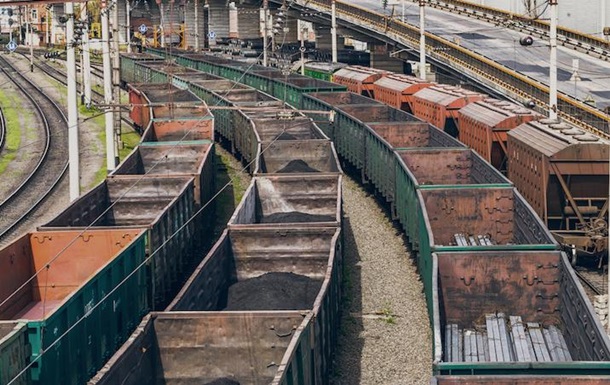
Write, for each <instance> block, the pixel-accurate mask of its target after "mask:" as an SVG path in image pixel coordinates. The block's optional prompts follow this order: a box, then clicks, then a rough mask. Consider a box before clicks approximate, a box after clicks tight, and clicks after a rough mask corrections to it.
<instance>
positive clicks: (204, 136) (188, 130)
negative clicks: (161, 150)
mask: <svg viewBox="0 0 610 385" xmlns="http://www.w3.org/2000/svg"><path fill="white" fill-rule="evenodd" d="M176 111H177V110H176ZM188 111H191V112H196V114H195V115H192V118H189V117H187V118H185V119H173V118H171V119H165V120H154V121H152V122H151V124H149V125H148V128H147V129H146V130H145V131H144V134H142V142H174V141H183V142H184V141H190V140H212V139H213V138H214V118H213V117H212V115H211V114H210V113H209V111H208V110H207V108H205V111H204V108H203V107H201V108H199V107H198V108H196V109H186V110H182V112H180V113H184V112H188ZM189 116H190V115H189Z"/></svg>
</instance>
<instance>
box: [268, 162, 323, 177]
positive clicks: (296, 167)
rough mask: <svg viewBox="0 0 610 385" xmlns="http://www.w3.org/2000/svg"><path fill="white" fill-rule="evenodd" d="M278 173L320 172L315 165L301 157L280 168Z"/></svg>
mask: <svg viewBox="0 0 610 385" xmlns="http://www.w3.org/2000/svg"><path fill="white" fill-rule="evenodd" d="M277 172H278V173H286V174H288V173H296V172H320V170H317V169H315V168H313V167H309V165H308V164H307V162H305V161H304V160H301V159H296V160H291V161H290V162H289V163H288V164H287V165H286V166H284V167H283V168H281V169H279V170H278V171H277Z"/></svg>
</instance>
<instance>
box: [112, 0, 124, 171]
mask: <svg viewBox="0 0 610 385" xmlns="http://www.w3.org/2000/svg"><path fill="white" fill-rule="evenodd" d="M119 31H120V29H119V1H118V0H114V7H113V8H112V50H110V53H111V55H112V87H113V88H112V95H113V96H112V101H113V104H114V105H116V106H118V105H119V104H121V89H120V88H119V85H120V83H121V73H120V66H121V58H120V46H119ZM113 118H114V140H115V144H114V166H115V167H116V165H117V164H119V153H118V149H119V148H121V144H122V143H121V109H120V107H116V108H115V110H114V114H113ZM113 168H114V167H113Z"/></svg>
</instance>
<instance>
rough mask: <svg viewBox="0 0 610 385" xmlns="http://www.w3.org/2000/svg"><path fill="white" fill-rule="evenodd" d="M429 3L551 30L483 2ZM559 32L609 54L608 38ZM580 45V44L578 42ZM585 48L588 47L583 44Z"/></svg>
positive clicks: (567, 30) (432, 0) (545, 24)
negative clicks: (482, 3)
mask: <svg viewBox="0 0 610 385" xmlns="http://www.w3.org/2000/svg"><path fill="white" fill-rule="evenodd" d="M413 1H414V2H418V0H413ZM428 4H429V5H430V6H432V7H440V8H447V5H450V6H452V7H453V9H454V10H456V11H463V12H466V13H469V11H476V12H480V13H482V14H487V15H490V16H493V17H494V18H495V19H496V20H497V21H516V22H519V23H522V24H524V25H531V26H532V27H534V28H536V29H538V30H541V31H544V32H545V33H546V34H547V35H548V33H549V30H550V25H549V23H548V22H547V21H544V20H538V19H533V18H531V17H529V16H526V15H520V14H516V13H512V12H509V11H506V10H503V9H498V8H494V7H489V6H485V5H481V4H475V3H472V2H470V1H463V0H429V2H428ZM557 33H558V34H559V35H560V37H559V40H561V36H563V37H565V38H568V39H572V40H575V41H577V42H580V43H581V45H588V46H590V47H591V48H593V49H594V48H599V49H600V52H598V53H600V54H607V52H606V51H608V50H610V42H608V41H607V40H605V39H603V38H600V37H597V36H593V35H589V34H586V33H583V32H580V31H576V30H574V29H570V28H566V27H562V26H558V27H557ZM576 45H578V44H576ZM583 48H586V47H584V46H583Z"/></svg>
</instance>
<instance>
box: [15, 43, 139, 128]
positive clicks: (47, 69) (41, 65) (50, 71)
mask: <svg viewBox="0 0 610 385" xmlns="http://www.w3.org/2000/svg"><path fill="white" fill-rule="evenodd" d="M20 54H21V55H22V56H24V57H26V58H27V56H26V55H25V54H23V53H20ZM34 66H36V68H38V69H40V70H41V71H42V72H44V73H45V74H47V75H49V76H50V77H52V78H53V79H55V80H57V81H58V82H59V83H61V84H63V85H64V86H67V85H68V82H67V81H66V74H65V73H64V72H63V71H61V70H59V69H57V68H55V67H53V66H52V65H50V64H48V63H46V62H44V61H35V62H34ZM91 68H92V74H93V75H94V76H97V77H99V78H103V72H102V71H101V70H100V69H99V68H96V67H93V66H92V67H91ZM96 72H97V73H96ZM77 84H78V85H80V84H81V83H80V82H79V81H78V80H77ZM91 93H92V94H93V95H95V96H96V97H97V98H98V100H97V102H99V103H104V94H102V93H101V92H98V91H96V90H94V89H91ZM121 120H122V121H123V122H124V123H126V124H128V125H129V126H130V127H133V122H132V121H131V119H128V118H126V117H125V116H122V115H121Z"/></svg>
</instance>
